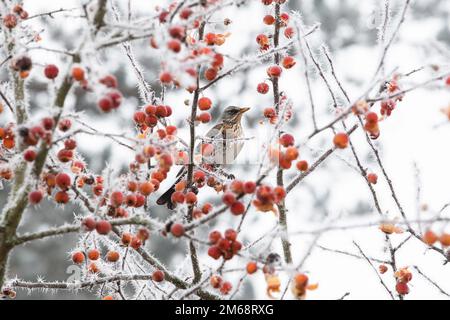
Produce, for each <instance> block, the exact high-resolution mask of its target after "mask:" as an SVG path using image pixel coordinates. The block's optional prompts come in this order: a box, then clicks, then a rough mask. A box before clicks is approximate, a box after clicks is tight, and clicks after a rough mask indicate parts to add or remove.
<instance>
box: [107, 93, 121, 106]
mask: <svg viewBox="0 0 450 320" xmlns="http://www.w3.org/2000/svg"><path fill="white" fill-rule="evenodd" d="M106 96H107V97H108V98H110V99H111V100H112V107H113V109H117V108H118V107H119V106H120V104H121V103H122V94H121V93H120V92H119V91H117V90H113V91H110V92H108V93H107V94H106Z"/></svg>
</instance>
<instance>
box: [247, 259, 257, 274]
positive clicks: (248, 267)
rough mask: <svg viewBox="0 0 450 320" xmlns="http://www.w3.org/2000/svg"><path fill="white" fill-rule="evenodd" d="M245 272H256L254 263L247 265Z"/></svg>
mask: <svg viewBox="0 0 450 320" xmlns="http://www.w3.org/2000/svg"><path fill="white" fill-rule="evenodd" d="M246 270H247V273H248V274H254V273H255V272H256V271H258V265H257V264H256V262H253V261H251V262H249V263H247V267H246Z"/></svg>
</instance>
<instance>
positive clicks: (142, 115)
mask: <svg viewBox="0 0 450 320" xmlns="http://www.w3.org/2000/svg"><path fill="white" fill-rule="evenodd" d="M171 115H172V108H171V107H170V106H164V105H158V106H155V105H147V106H145V107H143V108H142V109H141V110H138V111H136V112H135V113H134V116H133V120H134V122H135V123H136V125H137V126H138V127H139V128H140V130H141V131H145V130H146V129H147V128H153V127H155V126H156V125H157V124H158V121H159V120H160V119H163V118H167V117H170V116H171ZM175 129H176V128H175ZM168 133H171V132H168Z"/></svg>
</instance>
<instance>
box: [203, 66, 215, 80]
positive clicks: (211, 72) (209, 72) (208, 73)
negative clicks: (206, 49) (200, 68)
mask: <svg viewBox="0 0 450 320" xmlns="http://www.w3.org/2000/svg"><path fill="white" fill-rule="evenodd" d="M203 76H204V77H205V79H206V80H208V81H213V80H214V79H215V78H216V77H217V70H216V69H215V68H208V69H206V70H205V73H204V74H203Z"/></svg>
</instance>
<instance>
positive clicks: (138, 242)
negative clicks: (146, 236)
mask: <svg viewBox="0 0 450 320" xmlns="http://www.w3.org/2000/svg"><path fill="white" fill-rule="evenodd" d="M130 246H131V247H132V248H133V249H134V250H138V249H139V248H140V247H141V246H142V241H141V239H139V238H138V237H133V238H132V239H131V242H130Z"/></svg>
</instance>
